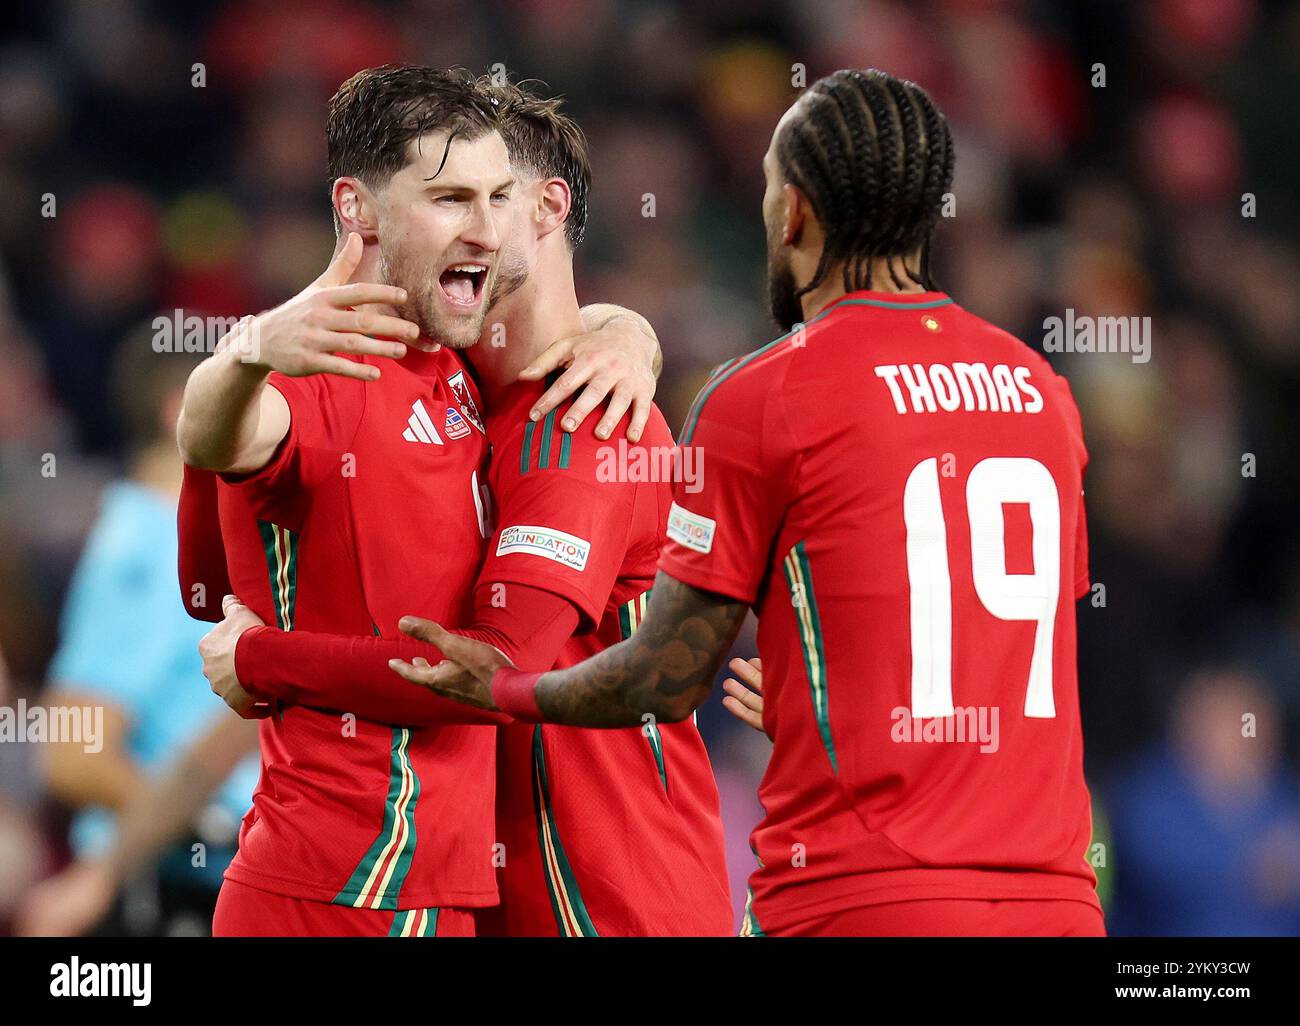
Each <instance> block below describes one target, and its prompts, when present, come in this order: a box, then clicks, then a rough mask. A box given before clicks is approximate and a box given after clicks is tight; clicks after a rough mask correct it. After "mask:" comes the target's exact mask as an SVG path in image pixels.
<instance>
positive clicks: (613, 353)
mask: <svg viewBox="0 0 1300 1026" xmlns="http://www.w3.org/2000/svg"><path fill="white" fill-rule="evenodd" d="M582 323H583V326H584V327H585V328H586V332H585V333H584V334H582V335H570V336H567V337H565V338H562V339H559V340H557V341H555V342H553V343H551V345H550V346H549V347H548V348H547V349H546V351H545V352H544V353H542V354H541V356H539V357H538V358H537V359H536V360H534V361H533V362H532V363H531V364H529V365H528V366H527V367H526V368H524V370H523V372H522V373H520V375H519V377H520V378H521V379H523V380H525V381H540V380H542V379H543V378H545V377H546V375H548V374H550V373H551V371H553V370H555V369H556V368H557V367H567V369H566V370H565V372H564V373H563V374H561V375H560V377H559V378H557V379H556V381H555V383H554V384H552V385H551V387H550V388H548V389H547V390H546V392H545V393H544V394H543V395H542V397H541V398H540V399H538V400H537V402H536V403H535V404H534V405H533V408H532V410H531V411H529V417H530V418H531V419H532V420H540V419H541V418H542V417H545V416H546V415H547V414H548V413H550V412H551V410H553V409H555V408H556V407H558V406H559V405H560V403H562V402H563V401H564V400H565V399H567V398H569V397H570V396H571V395H573V394H574V393H575V392H577V391H578V389H579V388H582V389H583V391H582V394H581V395H580V396H578V398H577V400H576V401H575V402H574V404H573V406H572V407H570V409H569V410H568V411H567V412H566V413H565V415H564V418H563V419H562V420H561V421H560V426H561V427H562V428H563V429H564V430H565V431H576V430H577V428H578V426H579V425H580V424H581V423H582V422H583V421H584V420H585V419H586V418H587V415H588V414H589V413H591V412H592V410H594V409H596V407H598V406H599V405H600V404H601V403H602V402H604V401H605V399H606V397H608V398H609V403H608V405H607V407H606V409H605V413H604V416H602V417H601V418H600V423H599V424H597V425H596V437H597V438H601V439H606V438H608V437H609V436H610V435H612V434H613V433H614V428H615V427H616V426H617V425H618V422H619V420H620V419H622V417H623V414H624V413H626V412H627V410H628V407H631V409H632V418H631V420H630V421H629V423H628V429H627V437H628V440H629V441H631V442H638V441H640V440H641V432H642V431H643V430H644V429H645V425H646V421H647V420H648V419H649V417H650V404H651V402H652V401H653V400H654V395H655V385H656V382H657V379H658V377H659V372H660V370H662V369H663V352H662V351H661V350H660V348H659V338H658V336H657V335H656V334H655V330H654V328H653V327H651V326H650V322H649V321H647V320H646V319H645V318H644V317H642V316H641V315H640V314H639V313H637V312H636V311H634V310H629V309H627V308H626V307H622V306H616V305H614V304H613V303H592V304H590V305H588V306H584V307H583V308H582ZM583 386H586V387H585V388H584V387H583Z"/></svg>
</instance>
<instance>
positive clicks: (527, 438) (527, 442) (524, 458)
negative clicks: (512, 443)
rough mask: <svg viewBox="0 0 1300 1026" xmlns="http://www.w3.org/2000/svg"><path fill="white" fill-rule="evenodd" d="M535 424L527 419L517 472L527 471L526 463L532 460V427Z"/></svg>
mask: <svg viewBox="0 0 1300 1026" xmlns="http://www.w3.org/2000/svg"><path fill="white" fill-rule="evenodd" d="M535 427H537V425H536V424H535V423H534V422H533V421H531V420H530V421H529V422H528V424H527V426H526V427H525V428H524V447H523V449H522V451H521V452H520V453H519V473H520V474H521V475H523V474H527V473H528V464H529V463H531V462H532V461H533V428H535Z"/></svg>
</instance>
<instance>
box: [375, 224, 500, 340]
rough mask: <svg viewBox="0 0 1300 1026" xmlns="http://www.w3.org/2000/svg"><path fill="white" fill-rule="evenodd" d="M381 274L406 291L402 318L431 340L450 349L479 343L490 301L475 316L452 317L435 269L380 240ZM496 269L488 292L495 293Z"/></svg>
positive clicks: (385, 280)
mask: <svg viewBox="0 0 1300 1026" xmlns="http://www.w3.org/2000/svg"><path fill="white" fill-rule="evenodd" d="M379 274H380V279H381V280H382V281H383V283H384V284H385V285H396V286H397V287H399V288H403V289H405V290H406V302H405V303H403V304H402V305H401V306H400V307H399V308H398V310H397V313H398V315H399V316H400V317H402V318H403V319H405V320H408V321H411V322H412V323H414V324H416V325H418V326H419V328H420V334H421V335H422V336H423V337H424V338H427V339H430V340H432V341H434V342H437V343H439V344H440V345H444V346H446V347H447V348H448V349H469V348H470V347H471V346H473V345H474V344H475V343H476V342H478V339H479V335H480V334H481V333H482V331H483V322H484V321H485V320H486V319H487V313H488V306H489V304H488V303H483V304H482V305H481V306H480V307H479V309H478V312H477V313H476V314H475V315H474V316H473V317H472V318H455V319H452V318H448V317H444V316H443V315H442V312H441V310H440V308H439V305H438V303H439V300H438V295H437V290H439V289H440V288H441V286H440V285H439V284H438V278H437V276H436V275H435V274H434V273H433V271H432V270H431V269H429V268H427V267H422V266H421V261H419V260H418V259H413V258H410V257H408V255H407V254H405V253H403V252H402V251H401V250H400V249H398V250H397V251H396V252H390V250H389V249H388V248H386V247H385V246H384V242H383V239H380V240H379ZM495 280H496V272H495V270H493V271H489V272H488V280H487V282H486V283H484V292H485V293H486V294H487V295H489V296H490V295H491V294H492V291H491V290H492V289H493V288H494V287H495Z"/></svg>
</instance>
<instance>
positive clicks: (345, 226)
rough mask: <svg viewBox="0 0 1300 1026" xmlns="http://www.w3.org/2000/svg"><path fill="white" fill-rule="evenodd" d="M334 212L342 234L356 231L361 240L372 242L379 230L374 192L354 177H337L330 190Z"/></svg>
mask: <svg viewBox="0 0 1300 1026" xmlns="http://www.w3.org/2000/svg"><path fill="white" fill-rule="evenodd" d="M330 199H331V200H332V201H333V203H334V213H335V215H336V216H337V217H338V220H339V225H340V227H341V230H342V233H343V235H346V234H347V233H348V232H356V233H357V234H358V235H360V236H361V241H362V242H373V241H374V240H375V238H376V236H377V234H378V231H379V216H378V215H379V211H378V204H376V202H375V197H374V194H373V193H371V191H370V190H369V189H368V188H367V187H366V184H365V183H364V182H362V181H360V180H359V179H356V178H338V179H335V181H334V187H333V189H331V190H330Z"/></svg>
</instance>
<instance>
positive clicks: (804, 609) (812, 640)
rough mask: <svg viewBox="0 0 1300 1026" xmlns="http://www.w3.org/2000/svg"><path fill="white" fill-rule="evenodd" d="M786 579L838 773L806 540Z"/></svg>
mask: <svg viewBox="0 0 1300 1026" xmlns="http://www.w3.org/2000/svg"><path fill="white" fill-rule="evenodd" d="M785 579H786V583H787V584H789V586H790V604H791V606H792V607H793V608H794V616H795V620H796V621H797V622H798V624H799V642H800V644H801V645H802V646H803V665H804V670H805V672H806V673H807V676H808V687H809V690H810V691H811V692H812V703H813V715H814V716H816V718H817V731H818V733H820V734H821V738H822V747H823V748H825V749H826V755H827V757H828V758H829V759H830V761H831V770H832V771H833V772H835V773H838V772H839V763H838V760H837V759H836V758H835V742H834V741H833V740H832V738H831V720H830V710H829V702H828V694H827V687H826V648H825V645H824V644H823V640H822V623H821V617H820V616H819V615H818V613H817V596H816V594H815V593H814V591H813V579H812V567H811V566H810V565H809V563H808V553H807V551H806V550H805V549H804V543H803V542H798V543H796V544H795V546H794V547H793V548H792V549H790V552H789V553H788V554H787V555H786V557H785Z"/></svg>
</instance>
